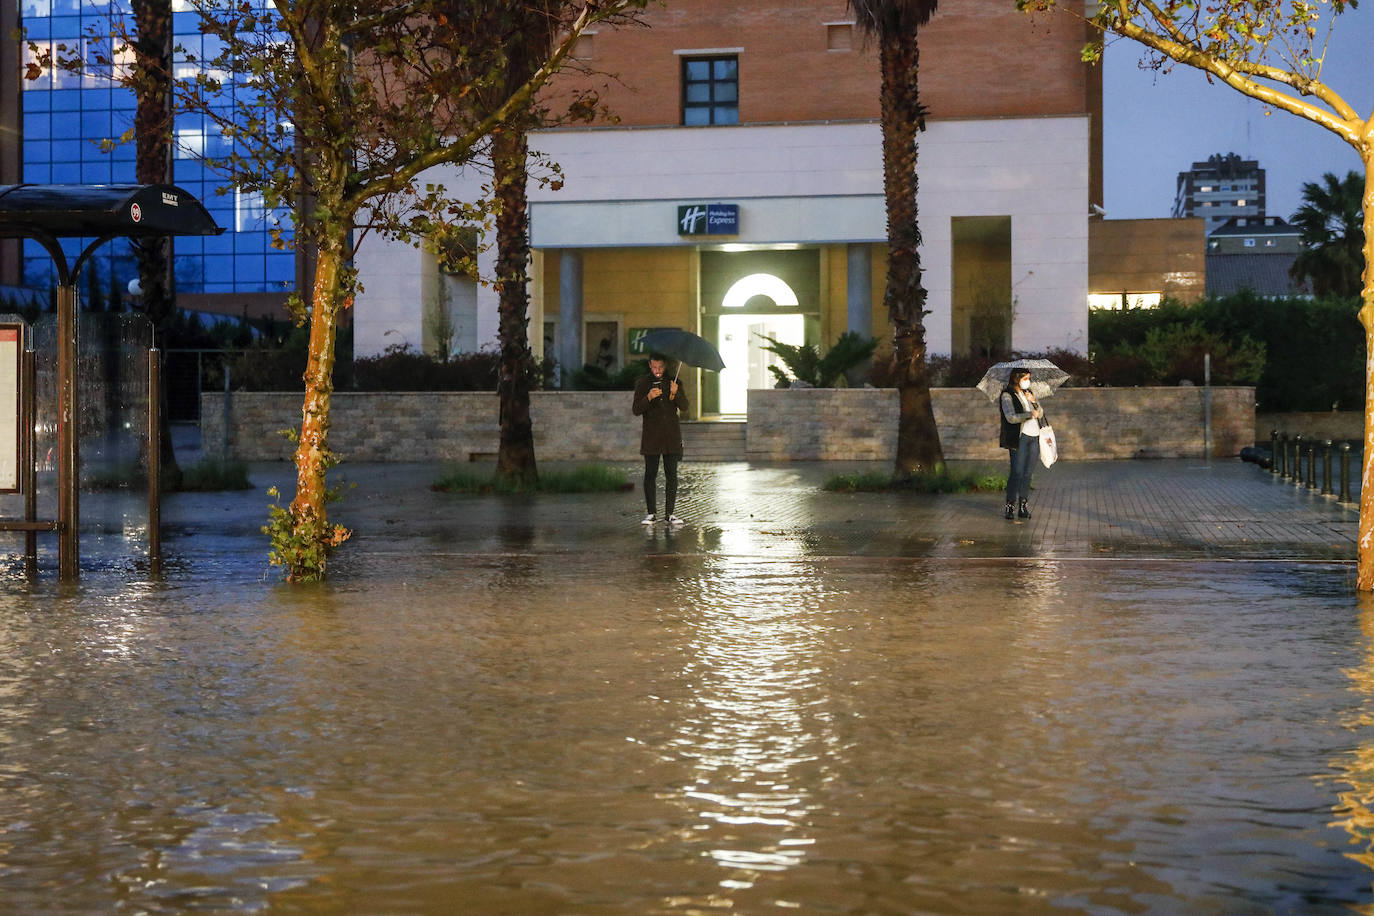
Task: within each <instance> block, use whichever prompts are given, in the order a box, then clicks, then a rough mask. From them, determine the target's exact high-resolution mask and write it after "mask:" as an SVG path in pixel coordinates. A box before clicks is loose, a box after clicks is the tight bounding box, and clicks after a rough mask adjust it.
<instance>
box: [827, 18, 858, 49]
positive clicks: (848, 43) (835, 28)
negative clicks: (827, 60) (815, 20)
mask: <svg viewBox="0 0 1374 916" xmlns="http://www.w3.org/2000/svg"><path fill="white" fill-rule="evenodd" d="M853 48H854V24H853V23H852V22H827V23H826V24H825V49H826V50H827V51H850V50H853Z"/></svg>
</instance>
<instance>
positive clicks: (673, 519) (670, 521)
mask: <svg viewBox="0 0 1374 916" xmlns="http://www.w3.org/2000/svg"><path fill="white" fill-rule="evenodd" d="M668 524H670V525H685V524H687V523H686V522H684V521H683V520H682V519H680V518H678V517H677V516H676V515H670V516H668Z"/></svg>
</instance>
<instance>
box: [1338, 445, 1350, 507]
mask: <svg viewBox="0 0 1374 916" xmlns="http://www.w3.org/2000/svg"><path fill="white" fill-rule="evenodd" d="M1337 500H1338V501H1339V502H1343V503H1348V502H1350V443H1349V442H1342V443H1341V495H1340V496H1339V497H1337Z"/></svg>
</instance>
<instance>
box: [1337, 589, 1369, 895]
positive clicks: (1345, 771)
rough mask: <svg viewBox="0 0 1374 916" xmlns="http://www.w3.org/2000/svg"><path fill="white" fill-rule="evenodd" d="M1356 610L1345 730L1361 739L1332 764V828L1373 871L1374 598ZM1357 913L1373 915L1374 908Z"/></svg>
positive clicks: (1363, 600)
mask: <svg viewBox="0 0 1374 916" xmlns="http://www.w3.org/2000/svg"><path fill="white" fill-rule="evenodd" d="M1359 611H1360V614H1359V624H1360V636H1361V651H1362V654H1363V658H1362V659H1361V662H1360V664H1357V665H1352V666H1351V667H1349V668H1347V669H1345V675H1346V676H1347V677H1348V678H1349V679H1350V684H1351V688H1352V689H1353V691H1354V693H1355V695H1356V696H1357V697H1358V698H1359V705H1358V706H1357V707H1356V708H1355V709H1353V710H1352V711H1351V712H1350V713H1349V714H1348V715H1347V717H1346V727H1347V728H1349V729H1350V730H1351V731H1352V732H1354V733H1356V734H1361V733H1363V738H1362V740H1361V741H1360V742H1359V743H1358V744H1357V745H1356V747H1355V748H1354V749H1353V750H1351V751H1349V752H1347V753H1346V754H1343V755H1342V756H1340V757H1338V758H1337V759H1336V760H1335V761H1333V763H1332V768H1333V770H1334V772H1335V776H1334V777H1333V781H1337V782H1338V783H1339V784H1340V785H1341V786H1343V788H1341V789H1339V790H1338V791H1337V793H1336V796H1337V804H1336V805H1335V806H1334V809H1333V810H1334V812H1335V814H1336V819H1335V820H1334V821H1332V825H1333V826H1335V827H1339V828H1341V829H1342V830H1344V831H1345V832H1346V833H1347V834H1349V846H1348V847H1347V850H1346V852H1345V855H1346V856H1347V857H1348V858H1350V859H1351V860H1352V861H1355V862H1359V863H1360V864H1361V865H1363V866H1365V867H1366V868H1368V869H1370V870H1371V871H1374V738H1371V737H1369V733H1370V731H1371V729H1372V728H1374V598H1371V597H1370V596H1369V595H1362V596H1361V598H1360V608H1359ZM1372 880H1374V879H1372ZM1357 911H1358V912H1362V913H1374V905H1366V906H1363V907H1360V908H1359V909H1358V910H1357Z"/></svg>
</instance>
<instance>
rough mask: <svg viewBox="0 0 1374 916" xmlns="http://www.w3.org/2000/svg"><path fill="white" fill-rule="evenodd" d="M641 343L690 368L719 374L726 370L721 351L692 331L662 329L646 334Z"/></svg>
mask: <svg viewBox="0 0 1374 916" xmlns="http://www.w3.org/2000/svg"><path fill="white" fill-rule="evenodd" d="M640 341H641V342H642V344H643V346H645V347H646V348H648V349H650V350H656V351H657V352H659V353H662V354H663V355H664V356H671V357H672V358H673V359H675V360H677V361H678V362H680V363H686V364H687V365H689V366H696V367H697V368H699V369H709V370H710V371H712V372H719V371H720V370H722V369H724V368H725V360H723V359H721V358H720V351H719V350H717V349H716V348H715V346H714V345H713V344H712V343H711V342H710V341H709V340H705V339H703V338H701V337H698V336H697V335H695V334H693V333H692V332H691V331H683V330H681V329H679V328H660V329H659V330H657V331H650V332H649V333H647V334H645V335H644V336H643V337H641V338H640Z"/></svg>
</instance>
